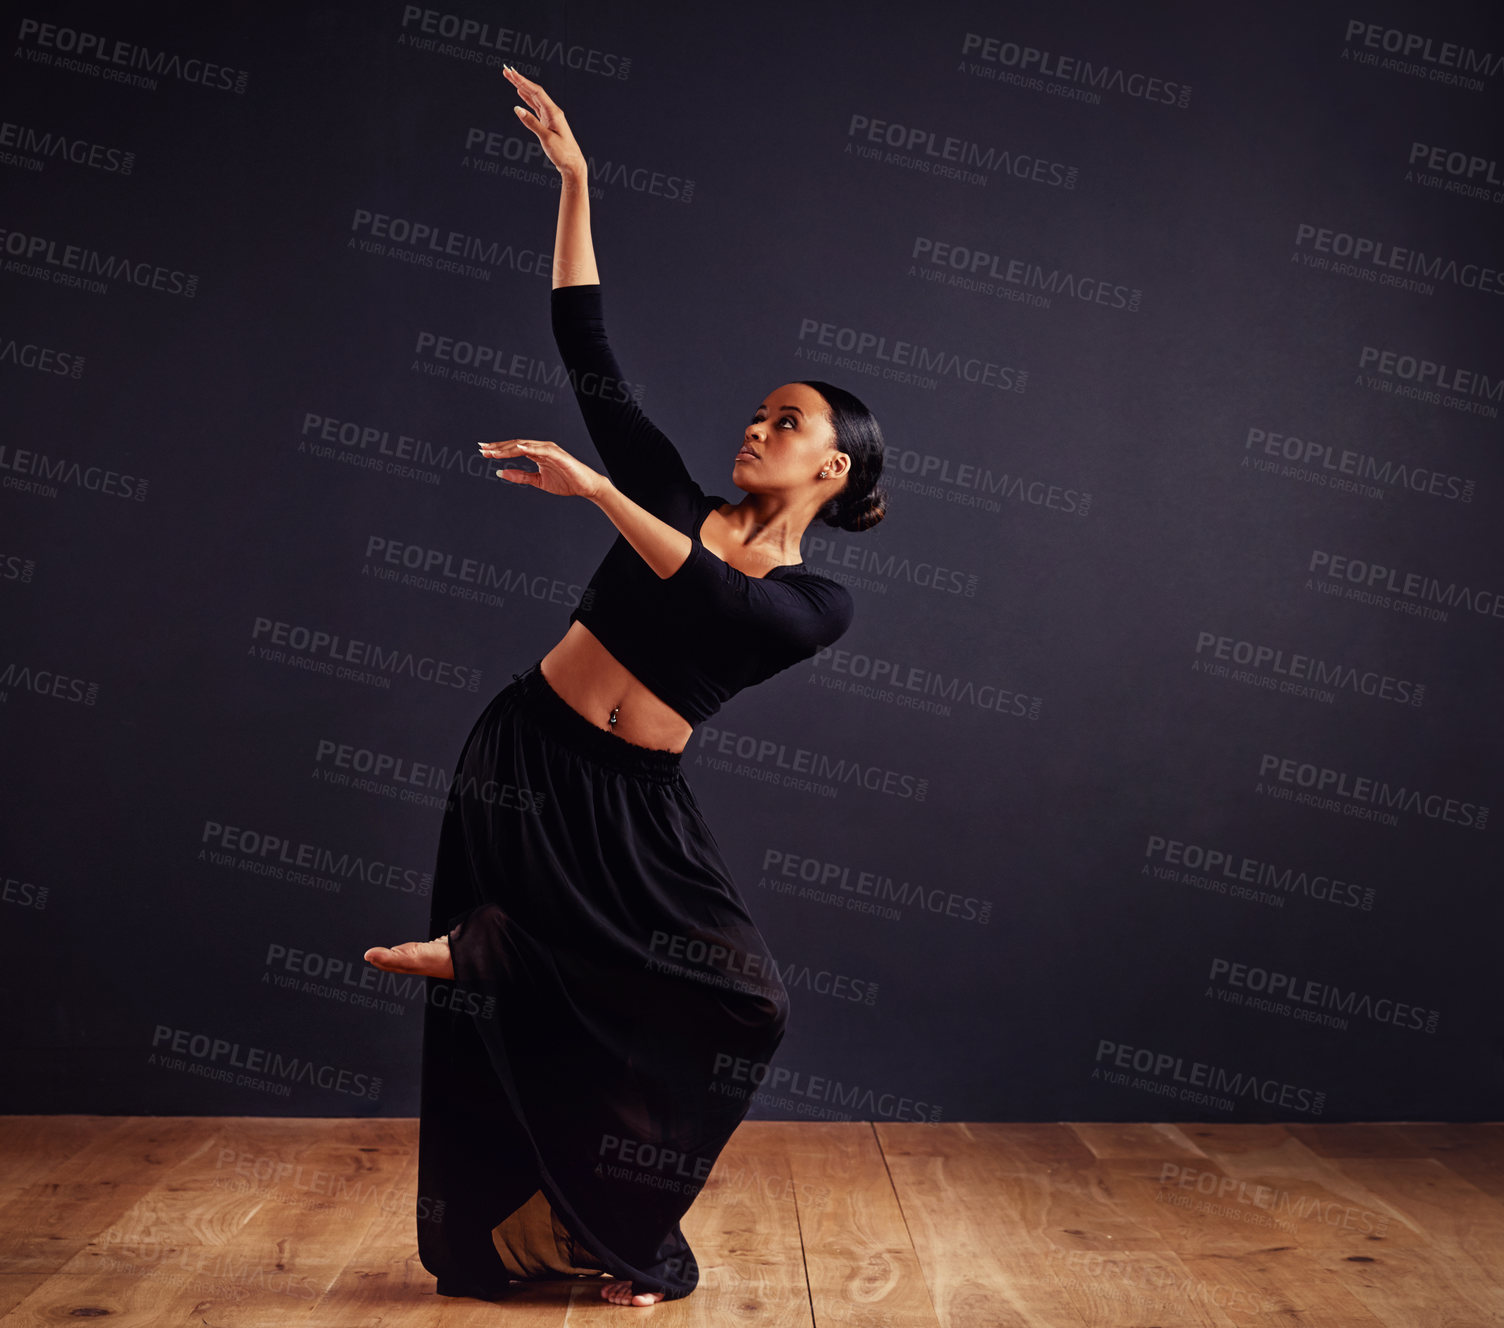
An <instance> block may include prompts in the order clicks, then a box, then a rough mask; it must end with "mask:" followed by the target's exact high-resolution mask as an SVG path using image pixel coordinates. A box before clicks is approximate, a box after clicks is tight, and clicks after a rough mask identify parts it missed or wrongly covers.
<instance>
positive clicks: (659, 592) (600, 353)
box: [551, 282, 853, 724]
mask: <svg viewBox="0 0 1504 1328" xmlns="http://www.w3.org/2000/svg"><path fill="white" fill-rule="evenodd" d="M551 307H552V316H553V331H554V340H555V341H556V342H557V344H558V347H559V353H560V355H562V356H563V360H564V367H565V369H566V370H567V371H568V374H569V381H570V386H571V387H572V388H573V390H574V395H575V400H576V401H577V402H578V403H579V407H580V413H581V415H583V416H584V419H585V427H586V429H587V430H588V431H589V433H590V437H591V440H592V441H593V442H594V443H595V447H596V450H597V451H598V452H599V453H600V457H601V460H602V461H603V462H604V463H605V467H606V471H607V473H608V474H609V475H610V477H611V482H612V483H613V484H615V485H616V487H617V488H618V489H620V490H621V492H622V493H624V494H626V496H627V497H629V498H631V499H632V500H633V501H634V502H635V503H637V504H638V505H639V506H641V507H644V508H646V509H647V510H648V511H649V512H651V513H652V514H653V515H654V516H656V517H658V518H659V519H660V520H662V521H665V522H667V523H668V524H669V525H671V526H672V527H673V528H674V529H675V530H678V531H682V532H683V533H684V534H686V535H688V536H689V538H690V551H689V557H688V558H686V559H685V561H684V562H683V563H682V564H681V565H680V566H679V567H678V568H677V569H676V570H675V571H674V572H673V573H672V574H671V575H669V576H666V577H660V576H659V575H658V574H657V573H656V572H655V571H653V569H652V568H651V567H649V566H648V564H647V563H646V562H645V561H644V560H643V558H642V557H641V555H640V554H638V552H637V550H636V549H634V548H633V547H632V545H631V544H630V543H629V542H628V541H627V538H626V536H624V535H618V536H617V537H616V541H615V543H613V544H612V546H611V548H610V549H609V550H608V551H607V553H606V556H605V558H604V559H602V561H601V564H600V566H599V567H598V568H597V569H596V571H595V575H594V576H592V577H591V579H590V584H589V585H588V586H587V587H586V589H585V593H584V594H583V595H582V596H581V598H580V604H579V607H577V608H576V609H575V610H574V612H573V613H571V614H570V615H569V621H570V622H576V621H578V622H582V623H584V624H585V626H586V627H588V628H589V629H590V632H591V634H592V635H594V636H595V637H596V638H597V639H598V640H599V641H600V643H601V644H602V645H603V646H605V648H606V649H607V650H608V651H610V653H611V654H612V655H613V656H614V657H615V658H616V659H618V660H620V661H621V663H622V664H623V665H624V666H625V667H626V669H627V670H628V671H629V672H630V673H632V674H633V675H634V676H635V677H636V678H637V679H639V680H640V681H641V682H642V684H643V685H644V686H645V687H647V689H648V690H649V691H651V692H652V693H653V694H654V695H656V696H658V697H660V698H661V699H662V700H663V701H665V702H666V703H667V704H668V705H669V706H671V707H672V708H673V709H674V710H675V711H677V712H678V713H679V714H681V715H683V716H684V718H685V719H687V720H688V721H689V722H690V723H691V724H699V723H701V722H702V721H704V720H706V719H708V718H709V717H710V716H711V715H713V714H715V712H716V711H717V710H719V709H720V708H721V706H722V705H724V704H725V702H726V701H727V700H729V699H730V698H731V697H732V696H734V695H735V694H736V693H737V692H739V691H741V690H742V688H744V687H749V686H751V685H752V684H754V683H758V682H762V681H763V680H764V679H766V678H770V677H772V676H773V674H775V673H779V672H781V671H782V670H784V669H787V668H790V667H792V666H793V665H795V664H797V663H798V662H799V661H800V660H803V659H809V658H810V657H811V656H812V655H814V654H815V653H816V652H817V651H818V650H820V649H822V648H823V647H825V646H828V645H830V644H831V643H832V642H834V641H836V640H838V639H839V638H840V637H841V636H842V635H844V633H845V632H846V629H847V628H848V627H850V626H851V619H852V613H853V605H852V599H851V592H850V591H849V590H847V589H846V587H845V586H843V585H841V584H840V583H839V582H837V581H832V580H831V579H830V578H829V577H825V576H821V575H819V574H818V573H816V572H813V571H811V570H810V569H809V568H808V567H807V566H806V565H805V564H804V563H802V562H800V563H786V564H783V565H781V566H778V567H774V568H773V569H772V570H770V571H769V572H768V573H767V575H766V576H762V577H754V576H747V575H746V574H745V573H744V572H739V571H737V570H736V568H734V567H731V566H730V565H729V564H727V563H726V562H725V561H724V560H723V559H721V558H718V557H717V556H716V555H715V554H713V553H711V552H710V550H709V549H707V548H706V547H705V546H704V545H703V544H702V543H701V542H700V529H701V527H702V526H703V525H704V524H705V518H706V517H707V516H709V514H710V513H711V512H713V511H714V510H715V509H716V508H718V507H720V506H721V505H722V504H723V503H725V502H726V501H727V500H726V499H725V498H722V497H720V496H719V495H715V494H707V493H706V492H705V491H704V490H703V489H702V488H701V487H700V486H699V485H698V484H696V483H695V481H694V480H693V479H691V478H690V474H689V471H688V470H687V469H686V468H685V465H684V460H683V458H682V457H680V455H679V451H678V449H677V448H676V447H675V446H674V445H673V443H672V442H670V441H669V439H668V438H667V437H665V436H664V434H663V433H662V431H661V430H659V429H658V427H657V426H656V425H654V424H653V422H652V421H651V420H650V419H648V417H647V416H646V415H645V414H644V413H643V411H642V410H641V408H640V407H639V406H638V405H637V402H636V401H635V400H634V399H633V398H632V395H631V393H630V391H629V389H628V387H627V384H626V383H625V382H624V381H623V378H622V373H621V368H620V366H619V365H618V364H617V361H616V357H615V355H614V354H613V353H612V351H611V348H610V346H609V345H608V344H607V341H606V325H605V319H604V316H603V313H602V308H601V287H600V284H599V283H598V282H597V283H592V284H590V285H585V286H557V287H555V288H554V291H553V295H552V306H551Z"/></svg>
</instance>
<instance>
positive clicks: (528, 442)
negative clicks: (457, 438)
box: [476, 438, 554, 457]
mask: <svg viewBox="0 0 1504 1328" xmlns="http://www.w3.org/2000/svg"><path fill="white" fill-rule="evenodd" d="M553 445H554V444H553V443H552V442H551V441H550V440H548V439H546V438H507V439H504V440H502V441H501V442H497V443H476V446H477V447H478V448H480V450H481V455H482V456H489V457H494V456H520V455H521V454H522V453H524V452H526V451H527V450H528V449H529V448H537V449H539V450H542V449H544V448H549V447H552V446H553Z"/></svg>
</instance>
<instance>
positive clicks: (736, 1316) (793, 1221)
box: [571, 1121, 813, 1328]
mask: <svg viewBox="0 0 1504 1328" xmlns="http://www.w3.org/2000/svg"><path fill="white" fill-rule="evenodd" d="M785 1137H786V1131H785V1130H784V1129H783V1128H782V1127H781V1126H780V1125H779V1124H778V1123H777V1122H769V1121H746V1122H743V1124H742V1125H741V1126H740V1127H739V1128H738V1129H737V1131H736V1133H735V1134H733V1135H732V1136H731V1140H730V1142H729V1143H728V1144H727V1145H726V1147H725V1148H724V1149H723V1150H722V1152H721V1155H720V1156H719V1157H718V1158H717V1159H716V1163H715V1169H714V1170H713V1171H712V1172H711V1173H710V1178H709V1180H707V1181H706V1183H705V1188H704V1189H703V1190H701V1191H700V1195H699V1197H698V1198H697V1199H696V1200H695V1202H694V1204H693V1205H692V1206H691V1207H690V1210H689V1212H687V1213H686V1214H685V1215H684V1219H683V1222H682V1223H681V1225H682V1227H683V1229H684V1235H685V1238H686V1239H687V1240H688V1241H689V1243H690V1247H691V1248H692V1249H693V1250H694V1252H695V1258H696V1259H697V1260H698V1261H699V1264H700V1284H699V1286H697V1287H696V1288H695V1291H694V1293H693V1294H692V1295H690V1296H687V1297H686V1298H685V1299H684V1300H678V1301H669V1302H664V1303H661V1304H659V1305H658V1306H656V1307H655V1308H654V1311H653V1316H654V1323H655V1325H661V1324H664V1323H668V1322H672V1323H673V1324H674V1325H684V1326H685V1328H689V1326H690V1325H693V1326H694V1328H699V1326H700V1325H704V1326H705V1328H712V1326H713V1325H716V1324H722V1323H736V1324H742V1325H748V1328H751V1326H752V1325H756V1326H757V1328H764V1326H765V1328H812V1323H813V1321H812V1319H811V1316H810V1305H809V1291H808V1288H807V1287H806V1285H805V1280H804V1257H803V1253H802V1251H801V1248H800V1235H799V1221H800V1219H799V1212H798V1210H797V1208H796V1203H795V1184H794V1181H793V1178H792V1176H791V1174H790V1169H789V1161H788V1157H787V1155H786V1151H785V1148H784V1140H785ZM579 1294H580V1295H581V1296H583V1295H584V1294H585V1291H584V1289H583V1288H582V1289H581V1291H580V1293H579ZM592 1294H594V1295H596V1296H599V1295H600V1292H599V1291H595V1292H593V1293H592ZM583 1308H584V1306H581V1309H583ZM665 1316H666V1317H665ZM571 1321H573V1320H571Z"/></svg>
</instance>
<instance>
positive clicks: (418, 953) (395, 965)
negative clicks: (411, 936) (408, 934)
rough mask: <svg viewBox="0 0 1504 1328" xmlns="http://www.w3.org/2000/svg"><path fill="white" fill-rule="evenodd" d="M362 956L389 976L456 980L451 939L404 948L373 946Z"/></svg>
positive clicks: (409, 944)
mask: <svg viewBox="0 0 1504 1328" xmlns="http://www.w3.org/2000/svg"><path fill="white" fill-rule="evenodd" d="M362 957H363V958H364V959H365V961H366V963H368V964H372V965H374V966H375V967H377V968H380V969H385V970H386V971H387V972H388V973H416V974H418V975H419V976H420V977H425V978H451V979H452V978H453V977H454V960H453V959H451V958H450V957H449V937H448V936H439V937H435V938H434V939H433V940H431V941H403V942H402V944H401V945H392V946H386V945H373V946H372V947H371V948H370V949H369V950H367V951H366V952H365V954H364V955H363V956H362Z"/></svg>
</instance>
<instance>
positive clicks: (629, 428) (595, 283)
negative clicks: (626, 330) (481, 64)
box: [507, 69, 705, 528]
mask: <svg viewBox="0 0 1504 1328" xmlns="http://www.w3.org/2000/svg"><path fill="white" fill-rule="evenodd" d="M507 77H508V78H509V79H510V80H511V83H512V85H513V87H515V88H516V89H517V95H518V96H519V97H521V98H522V99H523V100H524V101H526V102H527V104H528V107H529V108H530V109H528V110H523V108H522V107H520V106H519V107H518V108H517V114H518V118H519V119H521V120H522V122H523V124H524V125H526V126H527V128H529V129H530V130H532V131H533V133H534V134H536V135H537V136H538V142H539V144H540V145H541V146H542V148H543V150H544V151H545V152H546V153H547V154H548V159H549V160H550V161H551V162H553V164H554V166H555V167H556V168H557V169H558V172H559V225H558V232H557V235H556V237H555V241H554V261H553V291H552V293H551V295H550V303H551V321H552V323H553V332H554V342H555V344H556V345H557V346H558V347H559V353H560V355H561V356H562V357H563V360H564V367H565V370H566V371H567V372H568V375H569V384H570V387H571V388H572V389H573V391H574V396H575V401H576V402H577V403H578V405H579V408H580V415H581V417H582V418H583V419H584V421H585V428H586V429H587V430H588V431H589V433H590V438H591V441H592V442H594V443H595V448H596V451H598V452H599V453H600V455H601V460H602V461H603V462H604V463H605V466H606V470H607V472H608V473H609V474H610V476H611V480H612V483H614V484H615V485H616V487H617V488H619V489H620V490H621V491H622V493H624V494H625V495H626V496H627V497H629V498H631V499H632V500H633V502H635V503H638V504H640V505H642V506H643V507H645V508H647V509H648V510H649V511H651V512H652V513H653V514H654V515H655V516H657V517H660V518H662V519H663V520H665V521H668V522H670V523H671V524H673V525H676V526H679V527H681V528H682V527H684V526H686V525H688V524H689V523H690V522H692V521H694V520H695V519H696V517H697V516H701V515H703V512H702V511H701V507H702V502H703V499H704V497H705V492H704V490H703V489H701V488H700V486H699V485H698V484H696V483H695V481H694V478H693V477H692V476H691V475H690V473H689V470H688V468H687V467H686V466H685V464H684V458H683V457H682V456H680V455H679V449H678V448H676V447H675V446H674V444H673V442H672V441H671V440H670V439H669V438H668V437H667V435H665V434H664V432H663V431H662V430H661V429H660V428H658V426H657V425H656V424H654V423H653V421H652V420H651V419H649V418H648V416H647V415H646V413H645V412H644V411H643V410H642V408H641V407H640V406H639V405H638V404H637V397H638V396H639V395H640V394H641V392H642V388H641V387H640V386H635V385H633V384H630V383H628V382H626V381H625V379H624V377H623V375H622V371H621V365H620V364H618V363H617V360H616V356H615V354H614V353H613V352H612V350H611V346H610V343H609V342H608V340H607V339H606V323H605V317H604V314H603V312H602V303H601V285H600V274H599V273H598V272H597V270H596V265H595V249H594V246H593V244H592V242H591V237H590V198H589V187H588V184H587V182H586V167H585V154H584V153H583V152H582V151H581V150H580V146H579V144H578V143H577V142H575V137H574V133H573V131H572V130H571V129H570V127H569V122H568V121H567V120H566V119H565V118H564V112H563V111H561V110H560V109H559V107H558V105H557V104H556V103H555V102H554V100H553V98H551V97H550V96H549V95H548V93H547V92H545V91H544V90H543V89H542V88H541V87H539V85H538V84H537V83H535V82H533V80H532V79H529V78H524V77H523V76H522V75H521V74H519V73H517V71H516V70H515V69H511V70H508V71H507Z"/></svg>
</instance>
